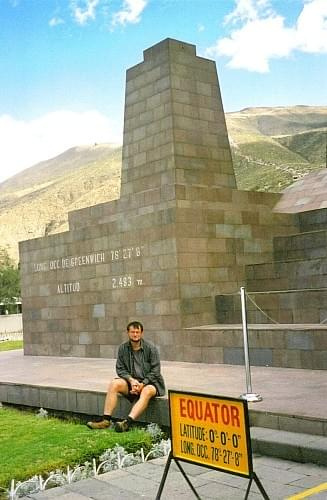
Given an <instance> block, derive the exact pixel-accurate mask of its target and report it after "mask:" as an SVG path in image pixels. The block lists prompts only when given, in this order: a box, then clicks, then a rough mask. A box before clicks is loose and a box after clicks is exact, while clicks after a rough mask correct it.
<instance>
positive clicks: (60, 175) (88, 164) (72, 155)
mask: <svg viewBox="0 0 327 500" xmlns="http://www.w3.org/2000/svg"><path fill="white" fill-rule="evenodd" d="M120 170H121V148H117V147H113V146H112V145H110V144H99V145H93V146H83V147H76V148H71V149H69V150H68V151H66V152H64V153H62V154H61V155H59V156H57V157H55V158H52V159H51V160H47V161H43V162H41V163H38V164H37V165H34V166H33V167H30V168H28V169H26V170H24V171H23V172H20V173H19V174H16V175H15V176H13V177H11V178H10V179H8V180H7V181H5V182H3V183H1V184H0V241H1V243H0V247H5V248H6V249H7V250H8V252H9V254H10V255H11V257H12V258H13V259H14V260H16V261H17V260H18V245H17V242H18V241H20V240H26V239H29V238H36V237H39V236H45V235H47V234H53V233H56V232H62V231H67V230H68V215H67V214H68V212H70V211H72V210H75V209H77V208H82V207H86V206H89V205H95V204H97V203H103V202H105V201H108V200H112V199H116V198H118V197H119V192H120Z"/></svg>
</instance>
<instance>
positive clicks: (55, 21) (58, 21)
mask: <svg viewBox="0 0 327 500" xmlns="http://www.w3.org/2000/svg"><path fill="white" fill-rule="evenodd" d="M64 22H65V21H64V20H63V19H61V17H52V18H51V19H50V21H49V26H51V27H54V26H58V25H59V24H64Z"/></svg>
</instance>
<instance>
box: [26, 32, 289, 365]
mask: <svg viewBox="0 0 327 500" xmlns="http://www.w3.org/2000/svg"><path fill="white" fill-rule="evenodd" d="M279 198H280V195H278V194H269V193H259V192H246V191H239V190H237V187H236V182H235V176H234V171H233V165H232V160H231V152H230V147H229V141H228V135H227V130H226V124H225V117H224V110H223V106H222V101H221V96H220V90H219V84H218V78H217V72H216V66H215V63H214V62H213V61H210V60H207V59H204V58H202V57H198V56H197V55H196V51H195V46H194V45H190V44H188V43H184V42H180V41H176V40H172V39H166V40H164V41H162V42H160V43H158V44H157V45H155V46H153V47H151V48H149V49H148V50H145V51H144V61H143V62H141V63H140V64H137V65H136V66H134V67H132V68H130V69H129V70H128V71H127V79H126V102H125V119H124V142H123V164H122V184H121V198H120V199H118V200H115V201H111V202H108V203H103V204H99V205H95V206H92V207H88V208H85V209H82V210H77V211H74V212H71V213H70V214H69V231H68V232H65V233H61V234H55V235H52V236H47V237H44V238H37V239H34V240H28V241H24V242H21V243H20V262H21V269H22V300H23V326H24V350H25V354H32V355H52V356H86V357H115V355H116V352H117V347H118V345H119V343H120V342H121V341H122V340H124V339H125V327H126V324H127V322H128V321H129V320H132V319H138V320H140V321H142V322H143V323H144V326H145V330H146V336H147V338H148V339H150V340H152V341H153V342H154V343H155V344H156V345H157V346H158V347H159V349H160V351H161V357H162V359H170V360H183V361H203V362H212V361H215V354H214V352H213V350H212V339H208V342H207V343H206V340H205V338H203V339H202V340H201V342H202V343H201V346H202V347H201V353H200V354H199V350H198V349H196V346H194V345H191V344H190V342H189V341H188V335H187V331H186V330H185V328H190V327H194V326H199V325H205V324H210V323H215V322H216V313H215V295H217V294H226V293H231V292H234V291H236V290H238V288H239V286H240V285H242V284H243V282H244V277H245V265H246V264H251V263H258V262H264V261H265V260H267V259H268V260H269V259H270V258H271V256H272V252H273V246H272V240H273V237H274V236H275V235H283V234H286V233H288V232H289V231H290V230H291V228H292V227H293V218H292V216H291V215H288V214H277V213H273V212H272V207H273V206H274V205H275V204H276V202H277V201H278V200H279ZM198 335H201V334H200V333H199V334H198Z"/></svg>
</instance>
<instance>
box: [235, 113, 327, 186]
mask: <svg viewBox="0 0 327 500" xmlns="http://www.w3.org/2000/svg"><path fill="white" fill-rule="evenodd" d="M226 122H227V128H228V133H229V136H230V142H231V146H232V155H233V163H234V169H235V174H236V179H237V183H238V186H239V188H240V189H248V190H258V191H275V192H276V191H277V192H279V191H282V190H283V189H285V188H286V187H287V186H289V185H290V184H292V182H294V180H297V179H298V178H300V177H303V175H305V174H306V173H308V172H310V171H312V170H317V169H319V168H322V167H325V166H326V165H325V161H326V159H325V158H326V134H327V106H325V107H322V106H320V107H318V106H293V107H278V108H247V109H243V110H242V111H238V112H235V113H227V114H226Z"/></svg>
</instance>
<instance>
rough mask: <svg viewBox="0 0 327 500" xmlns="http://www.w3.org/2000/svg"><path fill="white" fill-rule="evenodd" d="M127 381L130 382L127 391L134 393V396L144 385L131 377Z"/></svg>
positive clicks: (139, 392)
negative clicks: (129, 388) (129, 387)
mask: <svg viewBox="0 0 327 500" xmlns="http://www.w3.org/2000/svg"><path fill="white" fill-rule="evenodd" d="M129 383H130V384H131V390H130V391H129V392H130V394H134V395H135V396H138V395H139V394H141V392H142V389H143V387H144V384H143V383H142V382H139V381H138V380H136V379H135V378H131V379H130V380H129Z"/></svg>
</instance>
